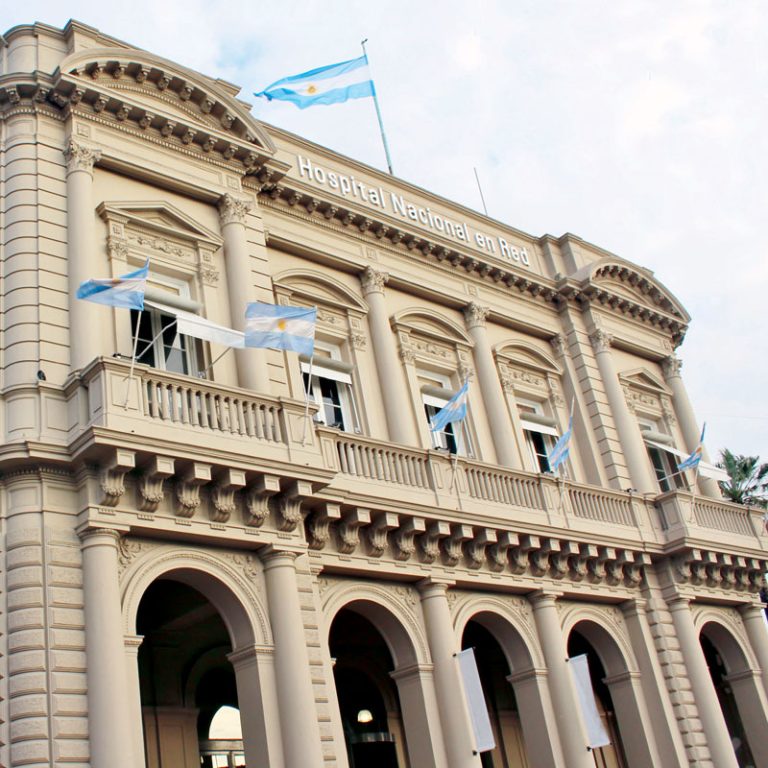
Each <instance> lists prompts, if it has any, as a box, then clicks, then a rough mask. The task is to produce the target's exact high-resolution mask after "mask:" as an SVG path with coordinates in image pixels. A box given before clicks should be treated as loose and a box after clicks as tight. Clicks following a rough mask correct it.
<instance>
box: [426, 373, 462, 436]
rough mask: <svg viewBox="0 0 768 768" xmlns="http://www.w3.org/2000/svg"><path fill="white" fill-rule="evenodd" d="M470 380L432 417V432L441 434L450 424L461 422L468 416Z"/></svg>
mask: <svg viewBox="0 0 768 768" xmlns="http://www.w3.org/2000/svg"><path fill="white" fill-rule="evenodd" d="M468 393H469V379H467V380H466V381H465V382H464V386H463V387H462V388H461V389H460V390H459V391H458V392H457V393H456V394H455V395H454V396H453V397H452V398H451V399H450V400H449V401H448V402H447V403H446V404H445V405H444V406H443V407H442V408H441V409H440V410H439V411H438V412H437V413H436V414H435V415H434V416H433V417H432V419H431V421H430V425H431V430H432V432H440V431H441V430H443V429H445V428H446V426H448V424H450V423H452V422H454V421H461V420H462V419H463V418H464V417H465V416H466V415H467V394H468Z"/></svg>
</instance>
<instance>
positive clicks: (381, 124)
mask: <svg viewBox="0 0 768 768" xmlns="http://www.w3.org/2000/svg"><path fill="white" fill-rule="evenodd" d="M367 42H368V38H367V37H366V38H365V40H361V41H360V45H361V46H362V47H363V56H365V60H366V61H368V51H366V50H365V44H366V43H367ZM369 68H370V64H369ZM371 91H372V92H373V105H374V106H375V107H376V118H377V119H378V121H379V130H380V131H381V141H382V143H383V144H384V154H385V156H386V158H387V168H389V175H390V176H394V175H395V172H394V171H393V170H392V158H391V157H390V156H389V145H388V144H387V135H386V134H385V133H384V121H383V120H382V119H381V109H380V108H379V99H378V97H377V96H376V84H375V83H374V82H373V75H371Z"/></svg>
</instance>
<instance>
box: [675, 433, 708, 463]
mask: <svg viewBox="0 0 768 768" xmlns="http://www.w3.org/2000/svg"><path fill="white" fill-rule="evenodd" d="M706 429H707V424H706V422H705V423H704V425H703V426H702V428H701V437H700V438H699V444H698V445H697V446H696V448H694V450H693V453H691V455H690V456H688V458H687V459H684V460H683V461H681V462H680V463H679V464H678V465H677V468H678V469H679V470H680V471H681V472H684V471H685V470H686V469H698V466H699V462H700V461H701V455H702V453H703V452H704V432H705V431H706Z"/></svg>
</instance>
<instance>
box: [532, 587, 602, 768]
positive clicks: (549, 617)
mask: <svg viewBox="0 0 768 768" xmlns="http://www.w3.org/2000/svg"><path fill="white" fill-rule="evenodd" d="M529 599H530V601H531V605H532V606H533V617H534V621H535V622H536V630H537V632H538V635H539V642H540V643H541V650H542V652H543V654H544V661H545V662H546V665H547V669H548V670H549V687H550V690H551V693H552V706H553V709H554V711H555V720H556V721H557V731H558V733H559V735H560V743H561V744H562V747H563V752H564V754H565V764H566V766H568V768H594V760H593V759H592V756H591V754H590V752H589V750H588V749H587V739H586V736H585V731H584V727H583V725H582V721H581V715H580V714H578V713H579V704H578V700H577V698H576V692H575V690H574V684H573V679H572V677H571V671H570V669H569V668H568V662H567V658H568V649H567V647H566V644H565V638H564V637H563V630H562V627H561V626H560V617H559V616H558V615H557V599H556V597H555V595H553V594H550V593H548V592H535V593H534V594H533V595H531V596H530V597H529ZM574 715H575V716H574Z"/></svg>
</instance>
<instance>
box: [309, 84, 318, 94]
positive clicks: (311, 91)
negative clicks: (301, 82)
mask: <svg viewBox="0 0 768 768" xmlns="http://www.w3.org/2000/svg"><path fill="white" fill-rule="evenodd" d="M307 93H308V94H310V95H311V94H313V93H317V86H316V85H308V86H307Z"/></svg>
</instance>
